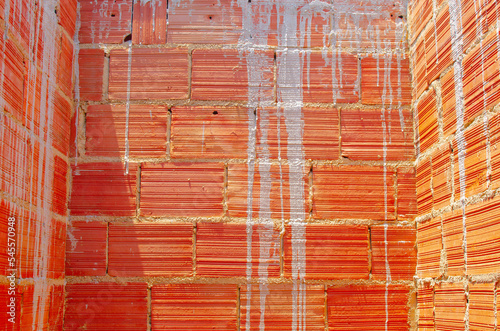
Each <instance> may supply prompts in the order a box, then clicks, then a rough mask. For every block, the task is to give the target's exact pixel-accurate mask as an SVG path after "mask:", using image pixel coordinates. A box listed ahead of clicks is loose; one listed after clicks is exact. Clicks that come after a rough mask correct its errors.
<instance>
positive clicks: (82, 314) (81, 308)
mask: <svg viewBox="0 0 500 331" xmlns="http://www.w3.org/2000/svg"><path fill="white" fill-rule="evenodd" d="M147 321H148V307H147V284H146V283H123V284H115V283H105V282H102V283H98V284H93V283H80V284H68V285H66V312H65V318H64V328H65V329H66V330H71V329H77V328H80V327H81V326H86V327H87V328H88V329H91V330H102V331H104V330H124V331H125V330H130V331H132V330H133V331H141V330H147Z"/></svg>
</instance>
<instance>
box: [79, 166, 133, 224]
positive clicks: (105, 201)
mask: <svg viewBox="0 0 500 331" xmlns="http://www.w3.org/2000/svg"><path fill="white" fill-rule="evenodd" d="M125 168H126V166H125V165H124V164H122V163H80V164H78V165H76V166H75V165H72V169H73V187H72V189H71V199H70V203H69V209H70V210H71V215H73V216H78V215H106V216H135V214H136V211H135V210H136V205H135V204H136V192H137V187H136V182H137V165H136V164H134V163H130V164H129V173H128V174H126V173H125V172H126V169H125Z"/></svg>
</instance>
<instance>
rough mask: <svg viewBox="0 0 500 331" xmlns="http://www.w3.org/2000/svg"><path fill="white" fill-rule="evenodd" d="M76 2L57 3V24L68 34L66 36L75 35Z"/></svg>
mask: <svg viewBox="0 0 500 331" xmlns="http://www.w3.org/2000/svg"><path fill="white" fill-rule="evenodd" d="M76 10H77V0H60V1H59V12H58V14H59V15H58V16H59V24H60V25H61V26H62V27H63V28H64V29H65V30H66V32H68V35H70V36H73V35H74V34H75V25H76Z"/></svg>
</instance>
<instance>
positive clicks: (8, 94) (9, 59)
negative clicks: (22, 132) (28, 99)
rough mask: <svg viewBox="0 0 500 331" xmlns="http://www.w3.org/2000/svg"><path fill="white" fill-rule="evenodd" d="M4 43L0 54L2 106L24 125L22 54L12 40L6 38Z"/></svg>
mask: <svg viewBox="0 0 500 331" xmlns="http://www.w3.org/2000/svg"><path fill="white" fill-rule="evenodd" d="M2 40H3V38H2ZM5 44H6V45H5V53H4V54H2V55H1V56H0V60H2V61H3V66H2V67H3V69H4V72H3V76H4V78H3V87H2V89H3V95H2V98H3V107H4V110H5V111H6V112H7V113H10V114H11V115H12V116H13V117H14V118H15V119H16V120H18V121H19V122H21V123H22V124H23V125H25V124H26V123H25V121H26V118H25V114H24V108H23V107H22V106H23V90H24V83H25V78H24V70H25V68H24V63H23V55H22V53H21V52H20V51H19V49H18V48H17V47H16V46H15V45H14V42H13V41H12V40H10V39H9V40H6V41H5Z"/></svg>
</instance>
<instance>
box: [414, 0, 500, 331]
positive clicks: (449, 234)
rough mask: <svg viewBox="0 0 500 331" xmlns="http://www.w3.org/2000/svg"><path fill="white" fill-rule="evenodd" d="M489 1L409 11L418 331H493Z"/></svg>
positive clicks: (494, 198) (492, 5)
mask: <svg viewBox="0 0 500 331" xmlns="http://www.w3.org/2000/svg"><path fill="white" fill-rule="evenodd" d="M499 9H500V8H499V7H498V4H497V2H496V1H475V0H470V1H469V0H464V1H455V0H448V1H443V0H441V1H428V0H423V1H421V0H418V1H413V3H411V4H410V6H409V22H410V29H409V31H410V40H411V46H410V52H411V62H412V65H411V67H412V70H413V109H414V110H415V128H416V144H417V160H416V167H417V201H418V218H417V246H418V258H417V261H418V263H417V288H418V294H417V295H418V303H417V306H418V314H419V318H418V324H419V330H434V329H435V330H451V329H452V330H495V329H496V325H497V321H496V316H497V315H496V309H497V308H496V300H497V299H496V292H497V288H498V283H497V282H498V279H499V278H498V270H499V269H498V267H499V258H498V257H499V256H498V250H499V248H500V243H499V241H498V236H499V231H500V228H499V225H498V223H499V222H498V219H499V216H498V213H499V212H498V205H499V199H498V187H499V181H498V177H499V176H498V166H497V164H498V160H497V159H498V158H497V154H498V153H497V144H498V142H499V140H498V123H499V115H498V94H499V91H500V87H499V84H498V80H499V79H500V76H499V70H500V67H499V62H498V57H499V56H500V54H499V53H498V46H499V45H500V43H499V32H498V31H499V30H498V26H499V22H498V19H499V18H500V16H499V15H498V10H499Z"/></svg>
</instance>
